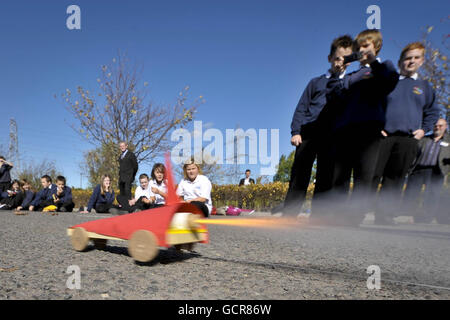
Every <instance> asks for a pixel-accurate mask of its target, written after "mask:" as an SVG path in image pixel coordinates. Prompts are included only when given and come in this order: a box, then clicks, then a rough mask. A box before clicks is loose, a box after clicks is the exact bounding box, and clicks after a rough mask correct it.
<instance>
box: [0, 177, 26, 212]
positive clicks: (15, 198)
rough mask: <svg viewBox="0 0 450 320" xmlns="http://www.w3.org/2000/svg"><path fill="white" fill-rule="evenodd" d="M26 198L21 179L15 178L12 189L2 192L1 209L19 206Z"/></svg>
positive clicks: (11, 208)
mask: <svg viewBox="0 0 450 320" xmlns="http://www.w3.org/2000/svg"><path fill="white" fill-rule="evenodd" d="M23 199H24V192H23V189H22V184H21V183H20V181H19V180H14V181H13V182H12V184H11V188H10V190H7V191H6V192H4V193H3V194H2V200H1V201H0V210H13V209H15V208H17V207H18V206H19V205H20V204H21V203H22V201H23Z"/></svg>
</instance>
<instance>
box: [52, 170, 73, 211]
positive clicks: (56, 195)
mask: <svg viewBox="0 0 450 320" xmlns="http://www.w3.org/2000/svg"><path fill="white" fill-rule="evenodd" d="M52 197H53V204H54V205H55V206H56V207H57V208H58V209H57V210H58V211H60V212H72V211H73V208H74V207H75V204H74V203H73V200H72V189H71V188H70V187H68V186H66V178H65V177H63V176H58V177H57V178H56V190H54V191H53V193H52Z"/></svg>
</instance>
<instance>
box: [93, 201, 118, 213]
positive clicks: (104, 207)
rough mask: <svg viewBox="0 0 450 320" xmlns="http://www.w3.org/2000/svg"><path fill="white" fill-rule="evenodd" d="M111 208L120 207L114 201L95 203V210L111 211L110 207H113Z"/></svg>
mask: <svg viewBox="0 0 450 320" xmlns="http://www.w3.org/2000/svg"><path fill="white" fill-rule="evenodd" d="M111 208H116V209H119V208H118V207H117V206H115V205H113V204H112V203H98V204H96V205H95V212H97V213H109V209H111Z"/></svg>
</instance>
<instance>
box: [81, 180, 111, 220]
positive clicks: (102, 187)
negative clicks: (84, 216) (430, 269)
mask: <svg viewBox="0 0 450 320" xmlns="http://www.w3.org/2000/svg"><path fill="white" fill-rule="evenodd" d="M114 199H115V194H114V189H113V188H112V186H111V177H110V176H109V175H107V174H105V175H103V176H102V179H101V183H100V184H98V185H97V186H96V187H95V188H94V191H93V193H92V196H91V197H90V199H89V202H88V205H87V210H84V208H83V207H81V208H80V213H89V212H91V210H92V209H95V212H97V213H113V214H118V213H119V210H118V207H116V206H115V205H114V204H113V202H114Z"/></svg>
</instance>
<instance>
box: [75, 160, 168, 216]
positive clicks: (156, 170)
mask: <svg viewBox="0 0 450 320" xmlns="http://www.w3.org/2000/svg"><path fill="white" fill-rule="evenodd" d="M165 173H166V170H165V167H164V165H163V164H162V163H157V164H155V165H154V166H153V169H152V173H151V179H150V178H149V176H148V175H147V174H145V173H143V174H141V175H140V176H139V184H140V185H139V186H138V187H137V188H136V190H135V192H134V198H133V199H127V198H126V197H125V196H124V195H118V196H117V202H118V203H119V204H118V205H115V204H113V203H114V199H115V198H116V197H115V193H114V189H113V188H112V186H111V177H110V176H109V175H107V174H105V175H103V176H102V179H101V183H100V184H98V185H97V186H96V187H95V188H94V191H93V193H92V196H91V197H90V199H89V202H88V205H87V208H84V207H80V212H81V213H89V212H91V210H92V209H95V211H96V212H97V213H112V214H121V213H131V212H137V211H141V210H147V209H152V208H157V207H160V206H163V205H164V204H165V198H166V194H167V186H166V183H165V182H164V180H165Z"/></svg>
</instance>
